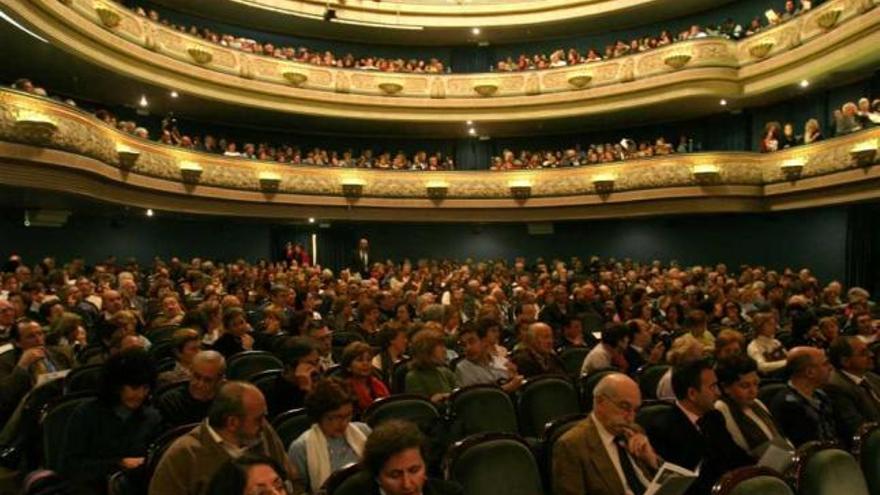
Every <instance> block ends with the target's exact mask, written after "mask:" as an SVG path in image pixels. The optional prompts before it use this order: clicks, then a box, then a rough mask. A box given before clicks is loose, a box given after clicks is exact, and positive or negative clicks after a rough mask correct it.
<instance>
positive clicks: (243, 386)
mask: <svg viewBox="0 0 880 495" xmlns="http://www.w3.org/2000/svg"><path fill="white" fill-rule="evenodd" d="M247 390H251V391H254V392H257V393H259V394H260V395H262V392H260V389H258V388H257V387H255V386H254V385H252V384H250V383H247V382H237V381H233V382H226V383H224V384H223V385H222V386H220V390H219V391H218V392H217V397H215V398H214V402H212V403H211V408H210V409H208V424H209V425H211V428H214V429H215V430H219V429H223V428H224V427H225V426H226V418H229V417H230V416H232V417H239V418H240V417H242V416H244V415H245V408H244V394H245V392H246V391H247Z"/></svg>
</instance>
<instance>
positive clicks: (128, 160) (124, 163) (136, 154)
mask: <svg viewBox="0 0 880 495" xmlns="http://www.w3.org/2000/svg"><path fill="white" fill-rule="evenodd" d="M116 156H117V157H118V159H119V168H122V169H125V170H129V169H131V167H133V166H134V164H135V163H136V162H137V161H138V158H140V157H141V152H140V151H137V150H134V149H131V148H129V147H128V146H125V145H122V144H120V145H117V146H116Z"/></svg>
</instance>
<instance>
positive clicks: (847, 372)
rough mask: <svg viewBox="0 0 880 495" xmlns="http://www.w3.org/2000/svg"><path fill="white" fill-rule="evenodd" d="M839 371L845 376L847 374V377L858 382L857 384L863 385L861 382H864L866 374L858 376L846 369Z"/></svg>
mask: <svg viewBox="0 0 880 495" xmlns="http://www.w3.org/2000/svg"><path fill="white" fill-rule="evenodd" d="M838 371H840V373H841V374H842V375H843V376H845V377H847V378H849V379H850V380H852V381H854V382H856V385H861V384H862V381H863V380H864V379H865V377H864V376H856V375H853V374H852V373H850V372H849V371H844V370H838Z"/></svg>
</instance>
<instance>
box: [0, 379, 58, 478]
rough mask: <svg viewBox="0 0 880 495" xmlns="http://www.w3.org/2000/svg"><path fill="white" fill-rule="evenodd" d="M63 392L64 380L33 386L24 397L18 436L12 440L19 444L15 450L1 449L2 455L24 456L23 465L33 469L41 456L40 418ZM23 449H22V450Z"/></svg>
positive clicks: (17, 457)
mask: <svg viewBox="0 0 880 495" xmlns="http://www.w3.org/2000/svg"><path fill="white" fill-rule="evenodd" d="M63 394H64V380H63V379H58V380H51V381H48V382H46V383H43V384H41V385H38V386H36V387H34V388H33V389H32V390H31V391H30V393H28V394H27V395H26V396H25V398H24V404H22V406H21V408H22V409H21V423H19V428H18V432H19V433H18V437H17V439H16V440H14V442H15V443H17V444H18V445H20V446H21V447H20V448H18V451H17V452H12V451H10V450H8V449H3V454H4V457H6V456H9V455H13V456H15V457H16V459H21V457H20V456H22V455H23V456H24V459H25V466H27V467H28V468H29V469H35V468H36V467H37V466H38V465H39V464H40V462H41V461H42V458H43V451H42V445H43V444H42V442H41V438H40V435H41V432H40V418H42V417H44V416H45V415H46V413H47V411H48V409H49V407H50V406H51V405H52V404H53V403H55V402H57V401H58V400H59V398H60V397H61V396H62V395H63ZM22 449H23V450H22Z"/></svg>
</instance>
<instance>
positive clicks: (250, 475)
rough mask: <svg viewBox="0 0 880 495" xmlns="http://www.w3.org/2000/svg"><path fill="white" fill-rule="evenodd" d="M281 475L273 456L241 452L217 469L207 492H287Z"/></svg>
mask: <svg viewBox="0 0 880 495" xmlns="http://www.w3.org/2000/svg"><path fill="white" fill-rule="evenodd" d="M284 476H285V473H284V469H282V467H281V466H279V465H278V463H277V462H275V461H274V460H273V459H271V458H269V457H265V456H258V455H253V454H245V455H243V456H241V457H239V458H237V459H231V460H229V461H228V462H226V464H223V465H222V466H221V467H220V469H218V470H217V472H216V473H215V474H214V477H213V478H211V484H210V485H208V491H207V495H288V494H289V493H290V491H289V487H288V486H287V485H288V481H287V480H286V479H285V478H284Z"/></svg>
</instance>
